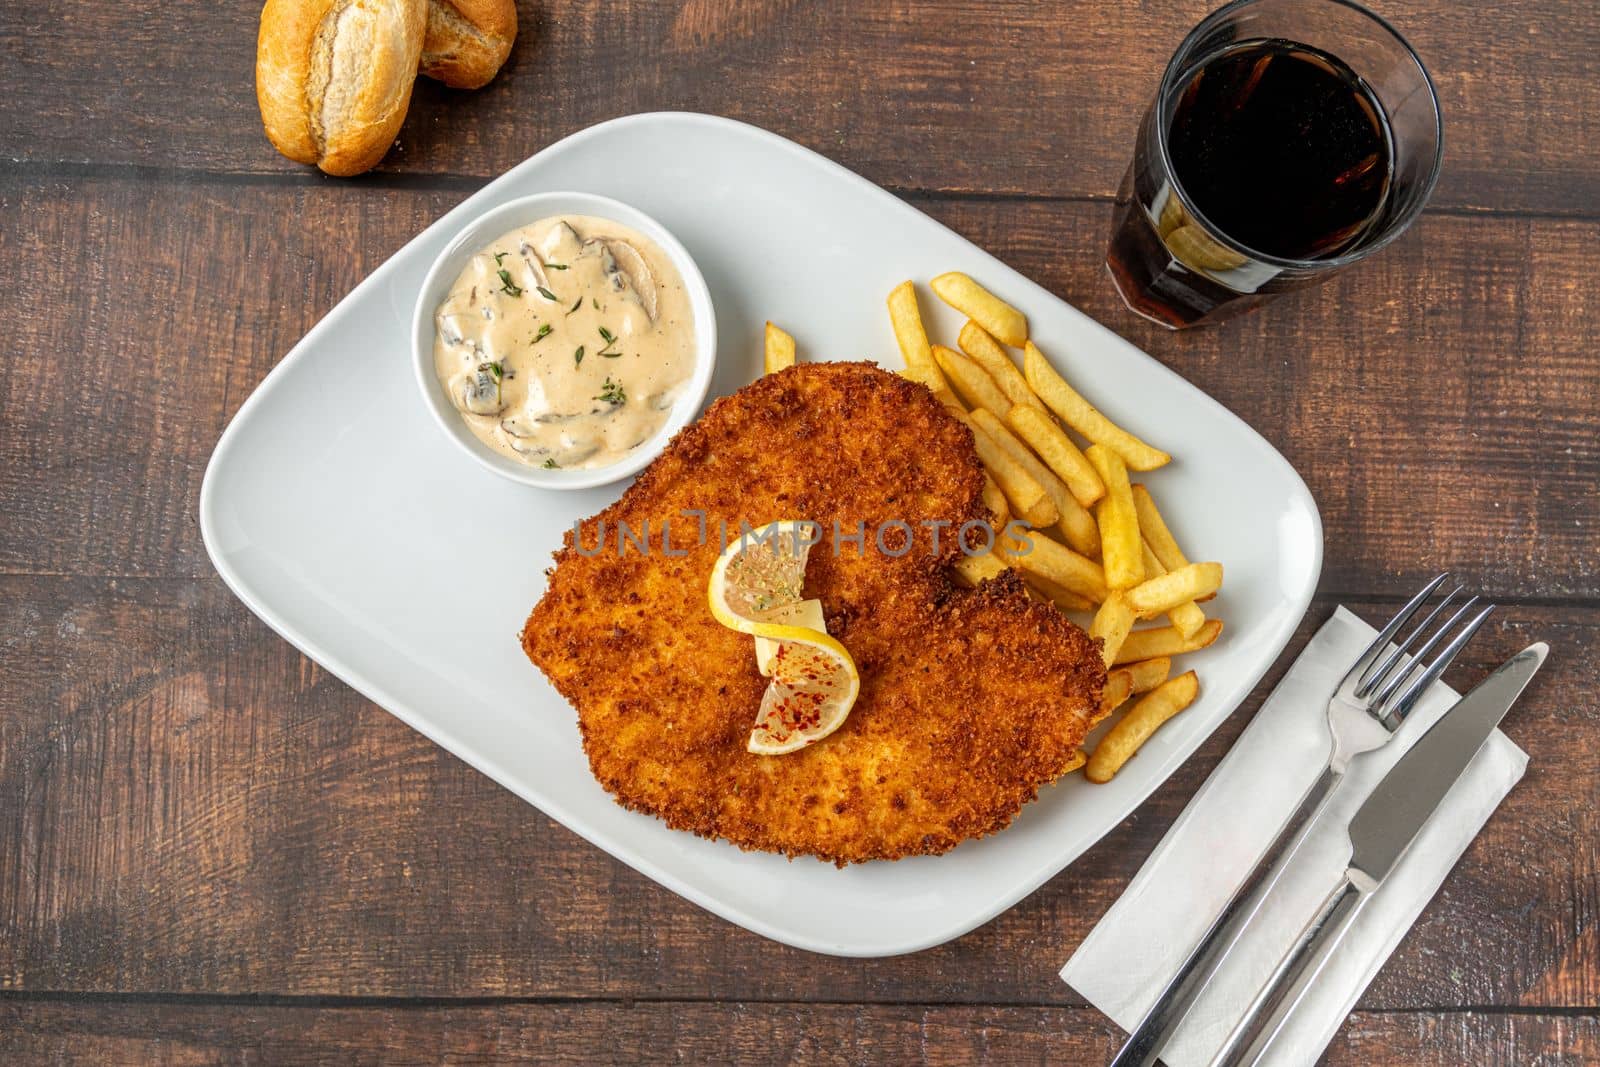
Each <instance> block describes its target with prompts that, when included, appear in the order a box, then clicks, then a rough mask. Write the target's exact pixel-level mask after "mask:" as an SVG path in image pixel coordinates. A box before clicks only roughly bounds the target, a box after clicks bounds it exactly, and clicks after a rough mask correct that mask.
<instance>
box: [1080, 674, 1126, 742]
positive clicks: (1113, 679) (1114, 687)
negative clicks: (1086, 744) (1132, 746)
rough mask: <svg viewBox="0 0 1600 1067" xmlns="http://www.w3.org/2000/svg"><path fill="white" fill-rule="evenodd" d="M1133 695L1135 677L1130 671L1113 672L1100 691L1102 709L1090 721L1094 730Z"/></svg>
mask: <svg viewBox="0 0 1600 1067" xmlns="http://www.w3.org/2000/svg"><path fill="white" fill-rule="evenodd" d="M1132 695H1133V675H1132V673H1130V672H1129V671H1111V672H1109V673H1108V674H1107V675H1106V684H1105V687H1104V688H1103V689H1101V690H1100V708H1099V710H1098V711H1097V712H1096V713H1095V715H1094V717H1093V718H1092V719H1090V720H1089V726H1090V727H1091V728H1092V727H1093V726H1095V724H1097V723H1099V722H1100V721H1102V720H1103V719H1105V718H1107V717H1108V716H1109V715H1110V714H1111V713H1112V712H1113V711H1116V710H1117V709H1118V708H1120V707H1121V706H1122V702H1123V701H1124V700H1127V699H1128V698H1129V697H1131V696H1132Z"/></svg>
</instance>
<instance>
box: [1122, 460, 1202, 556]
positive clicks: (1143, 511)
mask: <svg viewBox="0 0 1600 1067" xmlns="http://www.w3.org/2000/svg"><path fill="white" fill-rule="evenodd" d="M1129 491H1130V492H1131V493H1132V494H1133V510H1134V512H1135V513H1136V514H1137V515H1138V516H1139V533H1140V534H1142V535H1143V536H1144V539H1145V540H1146V541H1148V542H1150V551H1152V552H1154V553H1155V556H1156V559H1159V560H1160V561H1161V565H1162V566H1163V567H1165V568H1166V569H1167V570H1169V571H1175V570H1177V569H1178V568H1180V567H1187V566H1188V565H1189V560H1188V558H1187V557H1185V556H1184V554H1183V549H1181V548H1179V547H1178V541H1177V539H1176V538H1174V537H1173V536H1172V531H1171V530H1169V529H1167V521H1166V520H1165V519H1163V518H1162V517H1161V512H1159V511H1157V510H1156V502H1155V498H1154V497H1152V496H1151V495H1150V490H1148V489H1146V488H1145V487H1144V483H1142V482H1141V483H1138V484H1135V485H1132V486H1129Z"/></svg>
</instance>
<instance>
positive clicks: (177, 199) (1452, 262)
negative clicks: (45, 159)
mask: <svg viewBox="0 0 1600 1067" xmlns="http://www.w3.org/2000/svg"><path fill="white" fill-rule="evenodd" d="M460 197H461V194H460V193H455V192H420V191H411V190H377V189H350V188H346V187H334V186H330V185H322V186H315V187H298V186H296V187H292V188H282V187H279V186H276V185H272V184H266V185H247V186H245V187H243V188H241V187H238V186H237V185H235V184H234V183H231V182H224V183H220V184H213V183H205V182H201V183H194V184H189V185H184V186H181V187H179V188H178V189H170V188H164V187H161V186H157V185H153V184H146V183H131V182H122V181H103V180H90V181H74V182H50V183H47V184H42V185H41V184H36V183H31V182H26V181H21V180H18V179H15V178H13V179H12V180H11V181H9V182H5V181H3V180H0V207H4V208H7V209H10V212H9V213H10V214H11V215H12V217H16V218H20V219H23V220H25V221H24V224H23V225H24V229H23V231H22V232H21V233H20V234H19V233H17V232H15V231H14V230H8V231H4V232H0V255H3V256H5V257H6V258H7V259H8V261H10V262H12V263H14V264H16V266H17V270H16V273H15V277H16V278H17V284H16V285H15V286H13V287H11V288H9V289H7V290H6V292H5V295H4V296H0V300H4V301H6V302H7V303H8V304H10V305H11V306H12V307H13V308H14V309H15V310H16V312H17V314H16V315H15V316H14V317H13V318H14V321H16V322H17V323H18V329H19V330H20V331H21V333H20V336H19V337H17V339H16V343H15V345H14V346H13V350H12V355H11V357H10V358H9V359H7V360H6V361H4V362H0V509H3V510H4V511H5V512H6V513H7V514H8V515H10V516H14V518H13V519H12V520H11V521H8V522H6V523H3V524H0V572H5V571H9V572H16V573H69V574H99V575H129V576H152V577H196V578H198V577H202V576H205V575H208V574H210V573H211V568H210V564H209V563H208V562H207V561H206V559H205V555H204V551H203V549H202V547H201V545H200V541H199V537H198V535H197V533H196V530H195V520H194V516H195V514H196V509H197V506H198V496H199V488H200V481H201V477H202V475H203V474H204V469H205V461H206V458H207V456H208V455H209V453H210V450H211V447H212V445H213V444H214V443H215V440H216V437H217V435H218V434H220V432H221V429H222V426H223V425H224V424H225V422H226V420H227V419H228V418H230V417H231V416H232V414H233V412H234V411H235V410H237V408H238V406H239V405H240V404H241V403H243V401H244V399H245V397H246V396H247V395H248V394H249V392H250V390H251V389H252V388H253V387H254V386H255V384H256V383H257V382H258V381H259V380H260V379H261V378H262V377H264V376H265V374H266V373H267V371H269V370H270V369H271V368H272V367H273V366H274V365H275V364H276V362H277V360H278V359H279V358H280V357H281V356H282V354H283V353H284V352H285V351H287V350H288V349H289V348H290V347H291V346H292V345H293V344H294V342H295V341H296V340H298V339H299V337H300V336H301V335H302V334H303V333H304V332H305V331H306V330H307V329H309V328H310V326H311V325H312V324H313V323H314V322H315V321H316V320H317V319H318V318H319V317H320V316H321V315H322V314H323V313H325V312H326V311H327V310H328V309H329V308H330V307H332V305H333V304H335V303H336V302H337V301H338V300H339V299H340V298H342V297H343V295H344V294H345V292H346V291H348V289H349V288H350V287H352V286H353V285H354V284H355V283H356V281H358V280H359V279H360V278H361V277H362V276H363V275H364V274H365V273H366V272H368V271H370V270H371V269H372V268H374V267H376V266H377V265H378V263H380V262H381V261H382V260H383V258H385V257H386V256H387V255H388V254H390V253H391V252H392V251H393V250H395V249H396V248H398V247H399V246H400V245H402V244H404V243H405V241H406V240H407V239H409V237H410V236H411V235H413V234H414V233H415V232H416V231H417V230H418V229H420V228H421V227H422V226H424V225H425V224H426V223H427V222H429V221H431V220H432V219H433V218H434V217H436V216H437V215H439V214H440V213H442V212H443V211H444V210H446V209H447V208H449V207H450V206H452V205H453V204H454V203H455V202H457V201H458V200H459V199H460ZM919 206H921V207H924V208H925V209H927V210H928V211H929V212H930V213H931V214H933V215H934V216H935V217H936V218H938V219H940V220H941V221H943V222H945V223H947V224H949V225H951V226H953V227H954V228H956V229H957V230H959V231H960V232H962V233H963V234H965V235H966V236H968V237H970V238H972V239H973V240H974V241H976V242H977V243H978V244H980V245H982V246H984V247H987V248H992V249H995V250H997V251H998V252H999V253H1000V254H1001V255H1002V256H1004V257H1005V258H1006V259H1007V260H1008V261H1009V262H1010V263H1011V264H1012V265H1013V266H1015V267H1017V268H1018V269H1019V270H1021V271H1022V272H1023V273H1025V274H1028V275H1030V276H1032V277H1033V278H1035V279H1037V280H1038V281H1040V282H1041V283H1043V284H1044V285H1045V286H1046V287H1047V288H1049V289H1052V290H1053V291H1055V292H1056V293H1058V294H1060V295H1061V296H1063V297H1064V298H1066V299H1067V300H1069V301H1071V302H1073V303H1075V304H1077V305H1078V306H1080V307H1082V308H1084V309H1085V310H1086V311H1088V312H1089V313H1090V314H1091V315H1094V316H1095V317H1097V318H1099V319H1100V320H1101V321H1103V322H1105V323H1107V324H1109V325H1110V326H1111V327H1112V328H1113V329H1116V330H1118V331H1119V332H1121V333H1123V334H1125V335H1126V336H1128V337H1129V338H1130V339H1132V340H1133V341H1134V343H1136V344H1138V345H1140V346H1141V347H1144V348H1145V349H1146V350H1148V351H1149V352H1151V353H1152V354H1154V355H1155V356H1156V357H1157V358H1159V359H1161V360H1163V361H1164V362H1166V363H1167V364H1168V365H1169V366H1171V367H1172V368H1173V369H1175V370H1177V371H1178V372H1179V373H1181V374H1183V375H1185V376H1186V377H1188V378H1189V379H1190V380H1191V381H1193V382H1194V383H1195V384H1196V385H1198V386H1199V387H1200V388H1202V389H1204V390H1205V391H1207V392H1208V393H1210V394H1211V395H1213V396H1215V397H1216V398H1217V399H1219V400H1221V401H1222V402H1223V403H1224V404H1225V405H1227V406H1228V407H1230V408H1232V409H1233V410H1235V411H1238V412H1241V413H1242V414H1244V416H1245V417H1246V418H1247V420H1248V421H1250V422H1251V423H1252V424H1253V425H1254V426H1255V427H1256V428H1257V429H1259V430H1260V431H1261V432H1262V434H1263V435H1265V436H1266V438H1267V439H1268V440H1269V441H1271V442H1272V443H1273V444H1274V445H1276V446H1277V447H1278V448H1279V449H1280V450H1281V451H1283V453H1284V454H1285V455H1286V456H1287V457H1288V458H1289V460H1290V462H1291V463H1293V464H1294V465H1295V467H1296V468H1297V469H1298V470H1299V471H1300V472H1301V474H1302V475H1303V476H1304V477H1305V479H1306V481H1307V483H1308V484H1309V485H1310V487H1311V490H1312V493H1313V495H1314V496H1315V497H1316V498H1317V500H1318V502H1319V504H1320V506H1321V509H1322V513H1323V518H1324V522H1325V523H1326V526H1327V530H1326V533H1327V540H1328V552H1327V563H1326V567H1325V570H1324V576H1323V588H1324V589H1325V590H1329V591H1333V592H1349V593H1357V594H1359V593H1383V594H1398V593H1399V592H1402V591H1404V590H1407V589H1410V588H1412V587H1414V586H1415V585H1416V584H1417V583H1418V582H1419V581H1420V580H1421V579H1422V578H1424V577H1426V576H1428V575H1431V574H1433V573H1435V572H1437V571H1438V570H1439V569H1441V568H1443V567H1453V568H1457V569H1459V570H1461V571H1462V572H1463V573H1464V574H1466V575H1467V576H1469V577H1470V578H1471V579H1472V580H1473V581H1475V582H1476V583H1477V584H1478V586H1479V587H1480V588H1481V589H1483V590H1484V591H1486V592H1488V593H1492V594H1495V595H1501V596H1511V595H1521V596H1532V597H1537V598H1540V599H1546V600H1548V599H1584V598H1594V597H1596V596H1600V508H1597V507H1596V504H1595V496H1594V493H1595V489H1594V487H1595V485H1596V483H1597V482H1600V403H1597V402H1596V399H1595V398H1596V397H1597V396H1600V360H1596V359H1595V358H1594V355H1593V347H1592V344H1591V340H1592V336H1593V331H1592V329H1591V328H1590V325H1589V324H1591V323H1593V322H1594V321H1596V320H1597V317H1600V222H1577V221H1565V220H1530V219H1502V218H1492V219H1463V218H1452V217H1440V216H1434V217H1428V218H1426V219H1425V220H1424V221H1423V223H1422V224H1421V225H1420V226H1419V227H1418V230H1417V232H1416V233H1415V234H1414V235H1412V236H1411V237H1409V238H1408V239H1406V240H1404V241H1402V242H1401V243H1400V244H1398V245H1397V246H1395V247H1394V248H1392V249H1390V250H1388V251H1386V252H1385V253H1384V254H1383V255H1382V256H1379V257H1377V258H1376V259H1375V260H1373V261H1372V262H1370V263H1367V264H1363V265H1362V266H1360V267H1358V268H1356V269H1354V270H1352V271H1350V272H1348V273H1346V274H1344V275H1341V276H1340V277H1339V278H1336V279H1335V280H1334V281H1333V282H1332V283H1330V284H1329V285H1327V286H1325V287H1323V288H1321V289H1316V290H1311V291H1309V292H1305V293H1301V294H1296V295H1293V296H1290V297H1286V298H1284V299H1283V300H1282V301H1281V302H1280V303H1278V304H1275V305H1273V307H1272V308H1271V309H1270V312H1269V313H1266V314H1259V315H1256V316H1253V317H1250V318H1247V319H1245V320H1242V321H1240V322H1238V323H1235V324H1233V325H1231V326H1228V327H1224V328H1219V329H1216V330H1210V331H1191V332H1190V333H1187V334H1180V335H1173V334H1170V333H1167V332H1165V331H1161V330H1159V329H1157V328H1155V327H1152V326H1150V325H1148V324H1146V323H1144V322H1143V321H1142V320H1138V319H1136V318H1134V316H1132V315H1130V314H1129V313H1128V312H1127V311H1125V310H1124V309H1123V308H1122V307H1121V305H1120V303H1119V302H1118V301H1117V298H1116V295H1115V293H1114V292H1113V291H1112V289H1111V287H1110V285H1109V283H1108V282H1107V280H1106V276H1105V272H1104V270H1103V269H1102V267H1101V266H1100V257H1101V255H1102V252H1103V247H1104V245H1103V242H1104V234H1105V230H1106V226H1107V223H1108V218H1109V208H1108V207H1107V206H1105V205H1100V204H1086V203H1050V204H1033V203H1020V202H1014V201H999V202H978V203H975V202H970V201H954V202H952V201H945V200H933V201H926V200H924V201H920V202H919ZM937 267H938V265H937V264H930V265H929V273H930V275H931V274H932V273H933V272H934V271H935V270H936V269H937ZM862 299H874V300H875V299H877V297H875V296H872V295H871V294H867V295H864V296H863V297H862ZM796 328H797V329H799V330H800V331H801V332H802V333H803V324H799V325H797V327H796ZM867 343H868V345H869V346H870V344H873V343H876V344H877V345H878V346H880V348H879V350H880V351H882V352H884V353H887V352H890V351H892V349H891V347H890V346H891V345H892V343H893V342H892V339H891V337H890V335H889V332H888V327H887V323H885V325H884V328H883V331H882V334H881V336H879V337H877V338H875V339H869V341H868V342H867ZM1040 343H1041V345H1043V346H1044V347H1045V349H1046V350H1047V351H1048V350H1049V349H1050V343H1051V339H1050V338H1047V337H1046V338H1040ZM869 351H870V348H869ZM64 354H66V355H67V357H68V358H67V359H65V360H64V359H63V355H64ZM129 361H134V362H135V363H136V365H137V366H138V367H139V373H137V374H129V373H128V372H127V367H128V366H129ZM1080 385H1081V386H1082V388H1083V389H1084V390H1085V391H1086V392H1088V393H1089V394H1090V396H1091V399H1092V398H1093V396H1094V383H1092V382H1083V383H1080ZM1146 432H1151V431H1146ZM1535 474H1536V476H1535ZM1214 551H1216V552H1218V553H1219V554H1221V555H1223V556H1224V557H1225V556H1226V546H1218V547H1217V548H1215V549H1214Z"/></svg>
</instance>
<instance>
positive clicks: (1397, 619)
mask: <svg viewBox="0 0 1600 1067" xmlns="http://www.w3.org/2000/svg"><path fill="white" fill-rule="evenodd" d="M1448 577H1450V572H1449V571H1445V572H1444V573H1443V574H1440V575H1439V576H1438V577H1436V578H1434V580H1433V581H1431V582H1429V583H1428V584H1427V585H1425V586H1423V587H1422V591H1421V592H1419V593H1418V594H1417V595H1416V596H1414V597H1412V598H1411V599H1410V600H1408V601H1406V605H1405V607H1403V608H1401V609H1400V610H1399V611H1397V612H1395V616H1394V618H1392V619H1390V620H1389V624H1388V625H1387V626H1385V627H1384V628H1383V629H1382V630H1380V631H1379V632H1378V636H1377V637H1374V638H1373V639H1372V644H1370V645H1368V646H1367V649H1366V651H1365V652H1363V653H1361V657H1360V658H1359V659H1357V660H1356V662H1355V665H1354V666H1353V667H1351V668H1350V672H1349V673H1348V674H1346V675H1345V681H1347V682H1348V681H1349V680H1350V679H1351V678H1353V677H1355V676H1356V673H1357V672H1358V671H1362V670H1364V669H1366V668H1367V667H1370V666H1371V665H1372V663H1373V662H1374V661H1376V660H1377V658H1378V656H1379V655H1380V654H1381V653H1382V652H1383V650H1384V649H1385V648H1387V647H1389V642H1390V641H1392V640H1394V635H1395V634H1397V633H1399V632H1400V628H1401V627H1402V626H1404V625H1405V624H1406V622H1407V621H1408V620H1409V619H1410V618H1411V616H1412V615H1415V614H1416V612H1417V608H1419V607H1421V606H1422V604H1423V602H1424V601H1426V600H1427V599H1428V598H1429V597H1430V596H1432V595H1433V591H1434V590H1435V589H1438V588H1439V587H1440V586H1441V585H1443V584H1444V580H1445V579H1446V578H1448Z"/></svg>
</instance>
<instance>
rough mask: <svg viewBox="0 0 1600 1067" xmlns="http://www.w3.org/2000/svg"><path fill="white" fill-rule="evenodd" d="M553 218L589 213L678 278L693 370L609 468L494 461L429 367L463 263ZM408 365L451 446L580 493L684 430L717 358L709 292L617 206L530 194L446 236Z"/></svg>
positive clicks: (674, 242) (415, 323)
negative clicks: (662, 418) (635, 237)
mask: <svg viewBox="0 0 1600 1067" xmlns="http://www.w3.org/2000/svg"><path fill="white" fill-rule="evenodd" d="M554 215H593V216H598V217H600V218H604V219H610V220H612V221H613V222H620V223H621V224H622V225H624V226H628V227H631V228H633V229H635V230H638V231H639V232H640V233H642V234H643V235H644V236H646V237H648V238H649V239H650V240H652V241H654V242H655V243H656V244H657V245H658V246H659V247H660V248H661V250H662V251H663V252H665V253H666V255H667V258H668V259H669V260H670V261H671V262H672V265H673V266H674V267H676V268H677V270H678V274H679V275H680V276H681V277H682V278H683V286H684V291H685V292H687V293H688V295H689V308H690V311H691V313H692V315H693V319H694V372H693V374H692V375H691V376H690V378H689V381H688V382H687V383H685V385H684V386H683V388H682V389H681V390H680V391H679V393H678V398H677V400H676V401H675V402H674V403H673V405H672V413H671V415H670V416H668V418H667V421H666V422H665V423H664V424H663V425H662V427H661V429H660V430H658V431H657V432H656V433H655V435H654V436H652V437H651V438H650V439H649V440H648V441H645V442H644V443H643V444H641V445H639V446H638V447H637V448H634V449H633V450H632V451H630V452H629V453H628V454H627V455H625V456H623V457H622V458H621V459H619V460H618V461H617V462H615V463H611V464H608V465H606V466H604V467H589V468H580V469H576V470H562V469H547V468H544V467H534V466H528V465H526V464H522V463H518V462H517V461H516V460H513V459H509V458H507V457H506V456H503V455H500V454H499V453H497V452H495V451H494V450H493V449H491V448H489V447H488V446H487V445H485V444H484V443H483V442H482V441H480V440H478V438H477V437H476V436H474V435H473V433H472V430H471V429H469V428H468V426H467V424H466V421H465V420H464V419H462V417H461V413H460V412H459V411H457V410H456V406H455V405H454V404H452V403H451V402H450V398H449V396H448V395H447V394H446V393H445V388H444V385H443V384H442V383H441V382H440V381H439V378H438V374H437V373H436V371H435V369H434V358H433V346H434V341H435V338H436V336H437V328H436V327H435V325H434V321H433V319H434V312H435V311H436V310H438V307H439V305H440V303H442V302H443V301H444V298H445V297H446V296H448V295H449V294H450V287H451V286H452V285H453V284H454V283H455V280H456V278H457V276H458V275H460V273H461V271H462V269H463V268H465V267H466V265H467V262H468V261H469V260H471V258H472V257H473V256H474V255H476V254H477V253H478V252H479V251H481V250H482V249H483V248H485V247H486V246H487V245H489V244H490V242H492V241H494V239H495V238H497V237H499V236H501V235H502V234H505V233H508V232H510V231H512V230H515V229H517V228H518V227H521V226H526V225H528V224H530V223H534V222H538V221H539V220H540V219H547V218H550V217H551V216H554ZM411 359H412V364H413V369H414V370H415V371H416V379H417V387H418V389H420V390H421V392H422V402H423V403H424V404H425V405H426V406H427V408H428V410H429V411H430V412H432V413H433V418H434V421H435V422H437V423H438V424H439V428H440V429H441V430H443V431H444V433H445V436H446V437H448V438H450V440H452V441H454V442H455V444H456V446H457V447H459V448H460V449H461V450H462V451H464V452H465V453H467V455H469V456H471V457H472V458H473V459H475V460H477V461H478V462H479V463H481V464H483V465H484V466H485V467H488V468H489V469H490V470H492V471H494V472H495V473H496V474H498V475H500V476H501V477H504V478H509V479H511V480H512V481H514V482H520V483H521V484H523V485H531V486H535V487H537V488H540V489H587V488H590V487H592V486H596V485H604V484H606V483H607V482H614V481H617V480H618V479H621V478H626V477H628V476H629V475H632V474H637V473H638V472H639V471H640V470H642V469H644V467H645V466H646V465H647V464H648V463H649V462H650V461H651V460H653V459H655V458H656V457H657V456H659V455H660V454H661V451H662V449H664V448H665V447H666V444H667V442H668V441H670V440H671V439H672V435H673V434H675V433H677V432H678V431H679V430H681V429H683V428H684V427H685V426H687V425H688V424H689V422H690V420H692V419H693V418H694V417H695V414H696V413H697V412H698V411H699V410H700V405H701V404H702V403H703V402H704V401H705V398H706V392H707V391H708V390H709V389H710V387H711V374H712V371H713V370H714V369H715V366H716V360H717V319H716V311H715V310H714V309H713V307H712V305H711V291H710V290H709V289H707V288H706V280H705V278H704V277H703V276H702V275H701V274H700V268H699V267H697V266H696V265H695V262H694V260H693V259H692V258H691V257H690V255H689V253H688V250H687V249H685V248H684V247H683V245H682V244H681V243H680V242H679V241H678V239H677V238H676V237H674V236H672V234H671V233H670V232H669V231H668V230H667V229H666V227H664V226H662V225H661V224H660V223H659V222H657V221H656V220H655V219H653V218H651V217H650V216H649V215H646V214H645V213H644V212H642V211H640V210H638V209H637V208H633V207H629V206H628V205H627V204H624V203H622V202H621V201H619V200H612V199H610V198H608V197H604V196H595V195H594V194H592V193H574V192H551V193H535V194H534V195H532V196H525V197H522V198H521V199H519V200H512V201H511V202H509V203H506V204H501V205H500V206H499V207H497V208H493V209H492V210H489V211H486V212H484V213H483V214H482V215H479V216H478V217H477V218H475V219H473V220H472V221H471V222H469V223H467V224H466V225H465V226H463V227H462V228H461V231H460V232H459V233H457V234H456V235H455V237H453V238H451V240H450V243H449V244H448V245H446V246H445V249H444V251H443V252H441V253H439V257H438V258H437V259H435V260H434V261H433V265H432V266H430V267H429V268H428V273H427V275H426V276H425V277H424V278H423V280H422V291H421V292H420V293H419V294H418V297H417V306H416V310H415V312H414V313H413V315H412V322H411Z"/></svg>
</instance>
